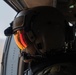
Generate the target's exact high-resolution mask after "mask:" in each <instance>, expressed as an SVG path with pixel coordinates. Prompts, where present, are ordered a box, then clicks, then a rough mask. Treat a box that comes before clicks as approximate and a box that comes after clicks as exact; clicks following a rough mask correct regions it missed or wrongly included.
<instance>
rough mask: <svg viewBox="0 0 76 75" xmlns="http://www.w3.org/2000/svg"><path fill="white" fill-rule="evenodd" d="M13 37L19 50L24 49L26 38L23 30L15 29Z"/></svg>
mask: <svg viewBox="0 0 76 75" xmlns="http://www.w3.org/2000/svg"><path fill="white" fill-rule="evenodd" d="M14 39H15V42H16V44H17V46H18V47H19V48H20V49H21V50H24V49H25V48H26V47H27V43H26V39H25V36H24V30H17V31H16V33H15V34H14Z"/></svg>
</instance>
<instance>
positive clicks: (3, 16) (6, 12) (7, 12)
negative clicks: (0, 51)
mask: <svg viewBox="0 0 76 75" xmlns="http://www.w3.org/2000/svg"><path fill="white" fill-rule="evenodd" d="M15 15H16V12H15V11H14V10H13V9H12V8H11V7H10V6H9V5H8V4H6V3H5V2H4V0H0V38H5V36H4V30H5V29H6V28H7V27H8V26H9V24H10V23H11V21H12V20H13V19H14V17H15Z"/></svg>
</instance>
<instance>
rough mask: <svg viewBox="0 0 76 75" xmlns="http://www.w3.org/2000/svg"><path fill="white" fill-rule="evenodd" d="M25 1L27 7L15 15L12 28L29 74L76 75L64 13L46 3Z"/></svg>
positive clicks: (73, 54) (68, 28) (70, 30)
mask: <svg viewBox="0 0 76 75" xmlns="http://www.w3.org/2000/svg"><path fill="white" fill-rule="evenodd" d="M25 1H26V4H27V6H28V8H29V9H28V10H23V11H21V12H19V13H18V14H17V15H16V17H15V19H14V21H13V22H12V26H11V29H12V34H13V35H14V39H15V42H16V44H17V46H18V48H19V49H20V50H21V55H22V56H23V57H24V62H25V63H30V64H29V65H30V70H29V71H28V73H29V75H76V71H75V69H76V65H75V60H73V58H74V57H75V52H74V53H73V52H72V49H71V47H70V46H69V43H70V42H72V41H73V40H74V39H71V37H70V36H71V34H69V33H70V32H72V28H71V27H70V26H69V24H68V22H67V21H66V19H65V17H64V15H63V14H62V13H61V12H60V11H59V10H58V9H56V8H54V7H51V6H49V2H44V1H42V2H44V4H43V5H42V6H41V3H39V4H38V5H37V4H36V1H34V0H32V1H33V2H32V4H31V1H30V0H25ZM37 1H40V0H37ZM47 1H50V0H47ZM33 3H34V4H33ZM37 3H38V2H37ZM45 3H46V5H45ZM33 5H34V6H33Z"/></svg>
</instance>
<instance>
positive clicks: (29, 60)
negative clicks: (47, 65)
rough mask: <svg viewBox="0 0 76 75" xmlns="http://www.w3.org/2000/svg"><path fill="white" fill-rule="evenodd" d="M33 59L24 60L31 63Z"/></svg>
mask: <svg viewBox="0 0 76 75" xmlns="http://www.w3.org/2000/svg"><path fill="white" fill-rule="evenodd" d="M32 60H33V59H28V60H27V59H26V60H24V62H25V63H29V62H32Z"/></svg>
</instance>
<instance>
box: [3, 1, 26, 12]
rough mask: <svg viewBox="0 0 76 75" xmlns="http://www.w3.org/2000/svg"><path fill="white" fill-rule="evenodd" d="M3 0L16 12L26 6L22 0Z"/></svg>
mask: <svg viewBox="0 0 76 75" xmlns="http://www.w3.org/2000/svg"><path fill="white" fill-rule="evenodd" d="M4 1H5V2H6V3H7V4H8V5H10V6H11V7H12V8H13V9H14V10H16V11H17V12H19V11H20V10H23V9H26V8H27V6H26V4H25V1H24V0H4Z"/></svg>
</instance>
